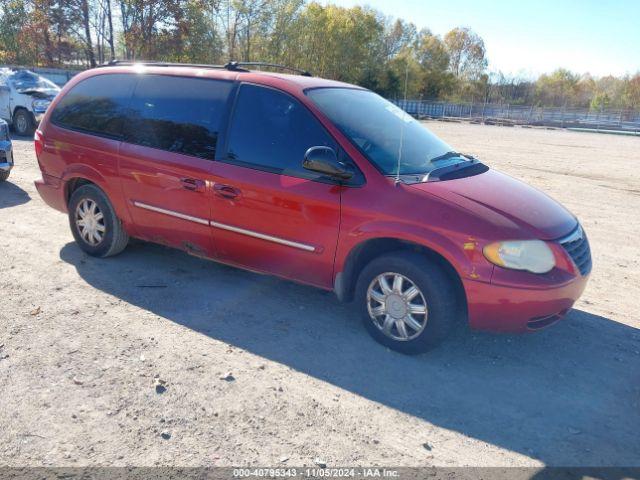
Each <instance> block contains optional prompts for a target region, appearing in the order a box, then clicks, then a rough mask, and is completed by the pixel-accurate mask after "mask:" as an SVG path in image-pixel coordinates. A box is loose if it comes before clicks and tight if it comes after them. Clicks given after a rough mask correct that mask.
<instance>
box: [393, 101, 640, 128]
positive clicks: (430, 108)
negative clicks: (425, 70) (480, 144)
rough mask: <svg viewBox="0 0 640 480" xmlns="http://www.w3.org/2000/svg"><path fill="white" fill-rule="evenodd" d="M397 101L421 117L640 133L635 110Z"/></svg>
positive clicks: (408, 110)
mask: <svg viewBox="0 0 640 480" xmlns="http://www.w3.org/2000/svg"><path fill="white" fill-rule="evenodd" d="M393 102H394V103H395V104H396V105H398V106H399V107H400V108H402V109H404V110H405V111H406V112H407V113H409V114H411V115H413V116H415V117H417V118H434V119H465V120H469V121H472V122H481V123H485V124H497V125H538V126H548V127H559V128H584V129H595V130H612V131H620V132H628V133H634V134H636V135H640V112H638V111H632V110H611V109H601V110H590V109H586V108H563V107H552V108H549V107H534V106H527V105H509V104H486V103H448V102H435V101H426V100H394V101H393Z"/></svg>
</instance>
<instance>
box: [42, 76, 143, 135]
mask: <svg viewBox="0 0 640 480" xmlns="http://www.w3.org/2000/svg"><path fill="white" fill-rule="evenodd" d="M134 84H135V77H134V76H133V75H128V74H107V75H97V76H95V77H90V78H87V79H86V80H83V81H81V82H80V83H78V84H77V85H76V86H74V87H73V88H72V89H71V90H70V91H69V92H68V93H67V94H66V95H65V96H64V97H63V98H62V99H61V100H60V101H59V102H58V104H57V105H56V107H55V109H54V110H53V112H52V113H51V121H52V122H53V123H54V124H56V125H58V126H61V127H64V128H70V129H72V130H80V131H83V132H87V133H94V134H97V135H102V136H107V137H114V138H118V137H120V135H121V134H122V124H123V121H124V119H125V117H126V114H127V105H128V103H129V99H130V98H131V92H132V91H133V86H134Z"/></svg>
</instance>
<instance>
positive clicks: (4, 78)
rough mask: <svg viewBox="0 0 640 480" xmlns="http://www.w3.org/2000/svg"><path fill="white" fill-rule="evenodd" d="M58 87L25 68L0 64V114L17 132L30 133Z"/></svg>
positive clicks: (31, 133)
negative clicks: (3, 66) (1, 65)
mask: <svg viewBox="0 0 640 480" xmlns="http://www.w3.org/2000/svg"><path fill="white" fill-rule="evenodd" d="M59 91H60V87H58V86H57V85H56V84H55V83H53V82H52V81H50V80H47V79H46V78H44V77H42V76H40V75H38V74H37V73H33V72H32V71H30V70H25V69H13V68H0V118H2V119H3V120H5V121H6V122H7V123H8V124H9V125H11V126H13V129H14V131H15V132H16V133H17V134H18V135H26V136H30V135H33V131H34V129H35V127H36V125H37V124H38V123H40V119H41V118H42V116H43V115H44V112H46V111H47V107H48V106H49V104H50V103H51V100H53V98H54V97H55V96H56V95H57V94H58V92H59Z"/></svg>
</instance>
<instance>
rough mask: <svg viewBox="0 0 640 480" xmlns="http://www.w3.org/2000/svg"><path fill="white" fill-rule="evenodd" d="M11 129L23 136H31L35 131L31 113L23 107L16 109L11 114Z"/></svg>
mask: <svg viewBox="0 0 640 480" xmlns="http://www.w3.org/2000/svg"><path fill="white" fill-rule="evenodd" d="M13 130H14V131H15V132H16V133H17V134H18V135H22V136H23V137H30V136H32V135H33V132H34V131H35V122H34V120H33V115H32V114H31V113H30V112H28V111H27V110H25V109H24V108H20V109H18V110H17V111H16V114H15V115H14V116H13Z"/></svg>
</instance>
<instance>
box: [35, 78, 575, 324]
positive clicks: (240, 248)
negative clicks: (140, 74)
mask: <svg viewBox="0 0 640 480" xmlns="http://www.w3.org/2000/svg"><path fill="white" fill-rule="evenodd" d="M132 71H136V70H135V68H134V67H124V66H123V67H113V68H108V69H104V68H103V69H94V70H90V71H87V72H84V73H82V74H79V75H77V76H76V77H74V78H73V79H72V80H71V81H70V82H69V83H68V84H67V85H66V86H65V88H64V89H63V90H62V92H61V93H60V94H59V95H58V96H57V98H56V99H55V100H54V102H53V104H52V106H51V107H50V108H49V109H48V112H47V114H46V115H45V118H44V119H43V121H42V122H41V124H40V129H39V131H38V133H37V134H36V152H37V156H38V161H39V163H40V166H41V169H42V172H43V180H39V181H38V182H36V186H37V187H38V191H39V192H40V194H41V196H42V198H43V199H44V200H45V201H46V202H47V203H48V204H49V205H51V206H52V207H54V208H56V209H58V210H61V211H65V210H66V201H67V187H68V185H69V181H71V180H74V179H78V178H81V179H85V180H88V181H91V182H93V183H95V184H97V185H98V186H99V187H100V188H102V189H103V190H104V191H105V193H106V194H107V195H108V197H109V198H110V200H111V202H112V204H113V205H114V208H115V210H116V213H117V214H118V216H119V217H120V218H121V219H122V221H123V223H124V225H125V228H126V229H127V231H128V232H129V233H130V234H131V235H132V236H135V237H140V238H145V239H148V240H152V241H157V242H161V243H166V244H168V245H171V246H174V247H177V248H181V249H184V250H187V251H189V252H190V253H194V254H197V255H203V256H206V257H210V258H212V259H215V260H218V261H221V262H224V263H229V264H233V265H238V266H241V267H244V268H247V269H250V270H257V271H262V272H266V273H271V274H275V275H278V276H282V277H285V278H288V279H291V280H295V281H299V282H304V283H308V284H312V285H315V286H318V287H321V288H325V289H333V288H334V282H335V280H336V277H337V276H338V274H339V273H341V272H343V270H344V269H345V263H346V262H347V259H348V257H349V254H350V252H352V251H353V249H354V248H356V247H358V246H359V245H361V244H362V242H365V241H367V240H372V239H379V238H393V239H400V240H405V241H407V242H412V243H415V244H417V245H421V246H424V247H427V248H429V249H431V250H433V251H434V252H437V253H438V254H440V255H441V256H442V257H443V258H444V259H446V261H448V262H449V263H450V264H451V266H452V267H453V268H454V270H455V271H456V272H457V274H458V275H459V277H460V279H461V281H462V284H463V286H464V290H465V293H466V296H467V303H468V313H469V322H470V325H471V326H472V327H475V328H483V329H491V330H502V331H525V330H527V322H528V321H529V320H531V319H532V318H538V317H545V316H549V315H555V314H563V313H564V312H565V311H566V309H568V308H570V307H571V305H572V304H573V303H574V302H575V300H576V299H577V298H578V297H579V296H580V294H581V293H582V291H583V289H584V287H585V284H586V281H587V278H586V277H582V276H581V275H580V273H579V272H577V271H576V268H575V266H574V264H573V262H572V261H571V259H570V258H569V257H568V255H567V254H566V253H565V252H564V250H563V248H562V247H561V246H560V245H558V244H557V243H555V242H554V240H556V239H558V238H560V237H562V236H565V235H567V234H569V233H570V232H571V231H572V230H573V229H574V228H575V227H576V225H577V221H576V219H575V218H574V217H573V216H572V215H571V214H570V213H569V212H568V211H567V210H566V209H564V208H563V207H562V206H560V205H559V204H558V203H556V202H555V201H553V200H552V199H550V198H549V197H547V196H546V195H544V194H543V193H541V192H539V191H537V190H535V189H533V188H532V187H529V186H527V185H526V184H524V183H522V182H519V181H517V180H515V179H513V178H511V177H509V176H507V175H504V174H501V173H499V172H496V171H493V170H490V171H489V172H486V173H483V174H480V175H477V176H473V177H468V178H463V179H458V180H449V181H443V182H430V183H422V184H418V185H404V184H398V185H395V183H394V182H393V180H390V179H388V178H385V177H383V176H382V175H381V174H380V173H379V172H378V171H377V170H376V169H375V168H374V167H373V166H372V165H371V164H370V163H369V162H368V161H367V159H366V158H365V157H364V156H362V155H361V154H360V152H359V151H358V150H357V149H356V148H355V147H354V146H353V145H351V143H350V142H348V141H347V139H346V138H345V137H344V136H343V135H342V134H341V133H340V132H339V131H338V130H337V128H336V127H335V126H334V125H333V124H332V123H331V122H330V121H329V120H328V119H327V118H326V117H325V116H324V115H323V114H322V113H321V112H320V111H319V110H318V109H317V108H316V107H315V105H314V104H313V103H311V102H310V100H309V99H308V98H307V97H306V96H305V95H304V90H305V89H306V88H309V87H321V86H345V85H344V84H340V83H338V82H332V81H328V80H323V79H318V78H308V77H297V76H289V75H275V74H264V73H256V72H254V73H238V72H228V71H225V70H214V69H196V68H187V67H180V68H178V67H176V68H173V67H146V68H145V72H148V73H155V74H164V75H176V76H199V77H209V78H217V79H226V80H233V81H236V82H252V83H256V84H261V85H266V86H270V87H273V88H276V89H279V90H281V91H284V92H287V93H289V94H290V95H293V96H294V97H296V98H297V99H298V100H299V101H300V102H301V103H303V104H304V105H306V106H307V107H308V108H309V110H310V111H311V112H312V113H314V114H315V116H316V117H317V118H318V119H319V120H320V122H321V123H322V124H323V125H324V127H325V128H326V129H327V130H328V132H329V133H330V134H331V135H332V136H333V137H334V138H335V140H336V141H337V142H338V144H340V146H341V147H342V148H343V149H344V150H345V152H346V153H347V154H348V155H349V156H350V157H351V159H352V160H353V162H354V163H355V164H356V165H357V166H358V167H359V169H360V170H361V171H362V173H363V175H364V177H365V179H366V183H365V184H364V185H363V186H360V187H348V186H337V185H331V184H326V183H319V182H313V181H310V180H305V179H300V178H294V177H289V176H284V175H278V174H274V173H267V172H264V171H259V170H254V169H250V168H245V167H241V166H237V165H231V164H228V163H222V162H214V161H210V160H202V159H198V158H195V157H189V156H184V155H180V154H175V153H170V152H165V151H161V150H157V149H152V148H147V147H141V146H136V145H131V144H127V143H123V142H120V141H117V140H111V139H105V138H99V137H95V136H91V135H86V134H82V133H77V132H72V131H68V130H65V129H62V128H59V127H57V126H55V125H53V124H52V123H50V122H49V121H48V120H49V115H50V112H51V111H52V110H53V109H55V106H56V104H57V102H58V101H59V100H60V99H61V98H63V97H64V95H65V93H66V92H67V91H68V90H69V89H70V88H72V87H73V86H74V85H75V84H77V83H78V82H80V81H82V80H83V79H85V78H87V77H89V76H92V75H100V74H105V75H109V74H111V73H123V72H132ZM301 161H302V159H301ZM134 202H140V203H143V204H146V205H150V206H153V207H157V208H162V209H166V210H171V211H175V212H179V213H181V214H184V215H187V216H189V217H193V218H196V219H200V220H204V221H205V222H215V223H219V224H224V225H227V226H233V227H235V228H239V229H244V230H249V231H253V232H260V233H262V234H264V235H269V236H273V237H277V238H279V239H283V240H287V241H291V242H296V243H298V244H302V245H306V246H309V247H312V248H313V251H307V250H302V249H299V248H292V247H291V246H287V245H282V244H278V243H274V242H272V241H266V240H264V239H261V238H254V237H251V236H247V235H243V234H240V233H237V232H235V231H229V230H225V229H221V228H217V227H216V226H215V223H214V225H213V226H212V225H207V224H203V223H201V222H200V223H199V222H194V221H190V220H185V219H181V218H176V217H172V216H168V215H165V214H163V213H158V212H156V211H151V210H147V209H144V208H139V207H137V206H135V205H134ZM533 238H538V239H543V240H547V241H548V243H549V245H550V246H551V248H552V250H553V252H554V255H555V256H556V263H557V265H556V267H555V268H554V269H553V270H552V271H551V272H549V273H547V274H544V275H537V274H533V273H527V272H520V271H513V270H505V269H502V268H499V267H494V266H493V265H492V264H490V263H489V262H488V261H487V260H486V259H485V258H484V256H483V255H482V248H483V247H484V246H485V245H487V244H488V243H490V242H494V241H497V240H509V239H533ZM465 245H466V248H465Z"/></svg>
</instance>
